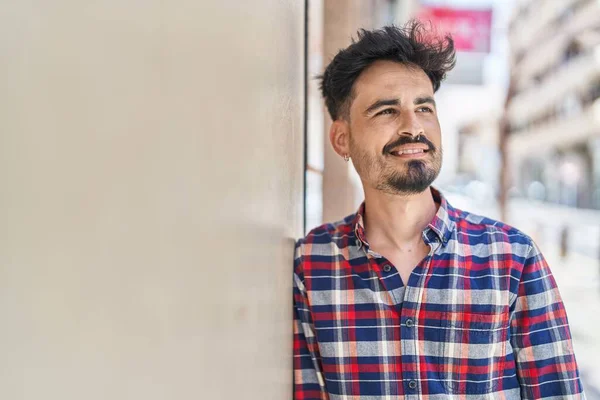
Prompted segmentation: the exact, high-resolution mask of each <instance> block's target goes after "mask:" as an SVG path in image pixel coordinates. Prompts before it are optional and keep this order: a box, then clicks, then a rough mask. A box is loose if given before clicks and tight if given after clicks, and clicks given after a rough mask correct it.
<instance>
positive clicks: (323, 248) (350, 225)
mask: <svg viewBox="0 0 600 400" xmlns="http://www.w3.org/2000/svg"><path fill="white" fill-rule="evenodd" d="M355 218H356V214H351V215H348V216H347V217H346V218H344V219H342V220H340V221H337V222H332V223H326V224H323V225H320V226H318V227H316V228H313V229H311V230H310V231H309V232H308V234H307V235H306V236H304V237H303V238H300V239H298V240H297V241H296V246H295V254H294V265H295V270H299V269H301V268H302V263H303V262H304V261H307V260H314V259H318V258H319V257H331V256H332V246H336V247H339V248H342V247H345V246H347V245H348V243H349V240H351V239H353V238H354V221H355Z"/></svg>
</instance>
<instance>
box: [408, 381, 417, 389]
mask: <svg viewBox="0 0 600 400" xmlns="http://www.w3.org/2000/svg"><path fill="white" fill-rule="evenodd" d="M408 387H409V388H410V389H412V390H415V389H416V388H417V381H410V382H408Z"/></svg>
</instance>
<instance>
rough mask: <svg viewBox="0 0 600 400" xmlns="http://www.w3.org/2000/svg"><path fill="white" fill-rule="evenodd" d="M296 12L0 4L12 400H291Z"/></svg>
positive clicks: (2, 189) (3, 248) (1, 220)
mask: <svg viewBox="0 0 600 400" xmlns="http://www.w3.org/2000/svg"><path fill="white" fill-rule="evenodd" d="M303 3H304V2H302V1H296V0H286V1H278V0H269V1H263V2H242V1H236V2H224V1H217V0H214V1H212V0H211V1H201V2H198V1H192V0H172V1H169V2H164V1H157V0H145V1H122V0H103V1H76V0H52V1H43V0H31V1H14V2H3V3H2V4H0V321H1V326H0V355H1V356H0V398H2V399H11V400H18V399H42V398H43V399H49V400H50V399H61V400H63V399H77V400H79V399H146V400H148V399H238V398H239V399H242V398H243V399H261V400H262V399H276V400H281V399H287V398H291V377H292V375H291V364H292V360H291V306H290V305H291V259H292V246H293V242H292V238H293V237H295V236H298V235H300V234H301V229H302V227H301V222H302V215H301V213H302V166H303V165H302V164H303V162H302V149H303V139H302V137H303V122H302V121H303V117H302V115H303V110H302V104H303V98H302V97H303V89H302V88H303V84H304V82H303V47H304V44H303V40H304V39H303V37H304V4H303Z"/></svg>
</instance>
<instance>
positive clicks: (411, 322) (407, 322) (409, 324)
mask: <svg viewBox="0 0 600 400" xmlns="http://www.w3.org/2000/svg"><path fill="white" fill-rule="evenodd" d="M414 325H415V323H414V322H413V320H412V319H410V318H409V319H407V320H406V326H408V327H409V328H412V327H413V326H414Z"/></svg>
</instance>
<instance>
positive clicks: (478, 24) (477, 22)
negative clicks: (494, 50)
mask: <svg viewBox="0 0 600 400" xmlns="http://www.w3.org/2000/svg"><path fill="white" fill-rule="evenodd" d="M417 18H418V19H420V20H421V21H424V22H427V21H431V23H432V25H433V26H434V27H435V29H436V30H437V32H438V33H439V34H443V35H445V34H448V33H449V34H451V35H452V39H454V46H455V47H456V50H458V51H472V52H481V53H489V51H490V32H491V26H492V10H468V9H455V8H446V7H426V6H422V7H421V9H420V10H419V12H418V14H417Z"/></svg>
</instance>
